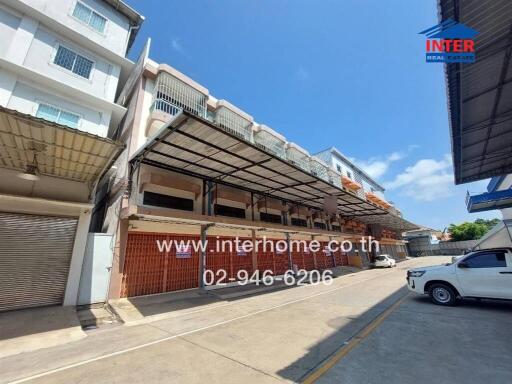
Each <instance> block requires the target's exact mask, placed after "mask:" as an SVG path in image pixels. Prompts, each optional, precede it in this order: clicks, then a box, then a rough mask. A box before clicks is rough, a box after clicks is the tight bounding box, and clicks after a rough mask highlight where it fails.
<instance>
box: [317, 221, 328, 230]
mask: <svg viewBox="0 0 512 384" xmlns="http://www.w3.org/2000/svg"><path fill="white" fill-rule="evenodd" d="M315 228H318V229H326V228H327V227H326V225H325V223H318V222H316V221H315Z"/></svg>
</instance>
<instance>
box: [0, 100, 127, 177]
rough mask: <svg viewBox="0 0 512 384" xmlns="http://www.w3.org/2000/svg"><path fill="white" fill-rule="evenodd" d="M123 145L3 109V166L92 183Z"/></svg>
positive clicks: (0, 141) (0, 110)
mask: <svg viewBox="0 0 512 384" xmlns="http://www.w3.org/2000/svg"><path fill="white" fill-rule="evenodd" d="M123 148H124V146H123V144H121V143H117V142H115V141H112V140H110V139H107V138H103V137H99V136H95V135H91V134H89V133H86V132H83V131H79V130H77V129H73V128H69V127H66V126H64V125H60V124H55V123H52V122H49V121H47V120H43V119H40V118H37V117H34V116H31V115H26V114H23V113H20V112H17V111H13V110H10V109H7V108H3V107H0V167H3V168H10V169H16V170H20V171H26V170H27V168H28V167H35V168H36V171H37V172H39V173H40V174H42V175H47V176H54V177H60V178H64V179H69V180H75V181H81V182H90V183H93V182H95V181H96V180H98V178H99V177H100V176H101V175H102V174H103V172H105V170H107V169H108V168H109V167H110V166H111V164H112V163H113V161H114V160H115V158H116V157H117V156H118V155H119V153H120V152H121V151H122V150H123Z"/></svg>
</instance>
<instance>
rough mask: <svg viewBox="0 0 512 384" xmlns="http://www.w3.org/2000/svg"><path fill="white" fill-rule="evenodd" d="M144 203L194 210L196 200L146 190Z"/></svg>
mask: <svg viewBox="0 0 512 384" xmlns="http://www.w3.org/2000/svg"><path fill="white" fill-rule="evenodd" d="M143 204H144V205H153V206H155V207H162V208H171V209H180V210H182V211H193V210H194V200H192V199H184V198H182V197H176V196H169V195H162V194H160V193H154V192H144V199H143Z"/></svg>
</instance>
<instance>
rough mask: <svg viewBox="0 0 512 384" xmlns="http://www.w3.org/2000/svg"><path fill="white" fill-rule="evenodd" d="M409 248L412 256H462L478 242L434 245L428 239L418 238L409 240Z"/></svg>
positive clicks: (447, 242)
mask: <svg viewBox="0 0 512 384" xmlns="http://www.w3.org/2000/svg"><path fill="white" fill-rule="evenodd" d="M408 241H409V243H408V244H407V248H408V249H409V253H410V255H411V256H426V255H462V254H463V253H464V252H465V251H467V250H469V249H472V248H473V247H474V246H475V245H476V244H477V242H478V240H467V241H441V242H439V243H437V244H432V243H430V241H429V238H428V237H416V238H412V239H408Z"/></svg>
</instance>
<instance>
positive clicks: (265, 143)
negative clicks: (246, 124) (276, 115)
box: [253, 130, 286, 159]
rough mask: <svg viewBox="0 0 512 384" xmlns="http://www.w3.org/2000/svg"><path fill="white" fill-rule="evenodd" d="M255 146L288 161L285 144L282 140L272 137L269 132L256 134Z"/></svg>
mask: <svg viewBox="0 0 512 384" xmlns="http://www.w3.org/2000/svg"><path fill="white" fill-rule="evenodd" d="M253 137H254V144H256V145H257V146H259V147H260V148H262V149H264V150H266V151H268V152H271V153H273V154H274V155H276V156H278V157H280V158H282V159H286V153H285V150H284V144H285V142H284V141H282V140H281V139H280V138H278V137H276V136H274V135H272V134H271V133H269V132H267V131H263V130H261V131H258V132H254V135H253Z"/></svg>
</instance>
